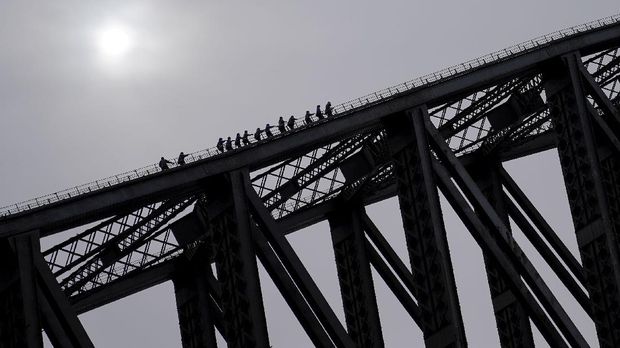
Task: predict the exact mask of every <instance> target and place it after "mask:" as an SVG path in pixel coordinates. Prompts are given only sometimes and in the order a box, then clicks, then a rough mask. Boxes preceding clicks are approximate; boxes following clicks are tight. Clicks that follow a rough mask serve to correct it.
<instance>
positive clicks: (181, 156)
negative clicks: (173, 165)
mask: <svg viewBox="0 0 620 348" xmlns="http://www.w3.org/2000/svg"><path fill="white" fill-rule="evenodd" d="M187 156H188V155H186V154H184V153H183V151H181V153H180V154H179V158H178V159H177V164H178V165H180V166H183V165H185V157H187Z"/></svg>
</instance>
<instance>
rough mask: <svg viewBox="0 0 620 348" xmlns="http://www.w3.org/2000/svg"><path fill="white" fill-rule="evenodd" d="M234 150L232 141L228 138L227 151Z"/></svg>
mask: <svg viewBox="0 0 620 348" xmlns="http://www.w3.org/2000/svg"><path fill="white" fill-rule="evenodd" d="M232 149H233V147H232V140H231V139H230V137H228V139H226V151H231V150H232Z"/></svg>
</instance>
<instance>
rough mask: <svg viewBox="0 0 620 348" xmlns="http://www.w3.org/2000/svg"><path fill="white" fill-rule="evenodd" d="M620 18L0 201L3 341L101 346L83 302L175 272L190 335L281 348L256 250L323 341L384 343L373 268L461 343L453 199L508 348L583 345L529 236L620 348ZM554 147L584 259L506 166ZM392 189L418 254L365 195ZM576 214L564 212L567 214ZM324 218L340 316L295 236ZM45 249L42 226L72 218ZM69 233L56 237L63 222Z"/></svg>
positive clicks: (602, 334) (426, 320)
mask: <svg viewBox="0 0 620 348" xmlns="http://www.w3.org/2000/svg"><path fill="white" fill-rule="evenodd" d="M619 104H620V16H612V17H608V18H604V19H601V20H598V21H595V22H591V23H587V24H584V25H580V26H577V27H573V28H569V29H566V30H562V31H559V32H556V33H553V34H550V35H546V36H542V37H540V38H537V39H534V40H531V41H528V42H526V43H523V44H520V45H516V46H514V47H511V48H508V49H505V50H502V51H500V52H496V53H493V54H490V55H487V56H484V57H481V58H478V59H476V60H473V61H470V62H467V63H463V64H460V65H457V66H454V67H450V68H448V69H445V70H443V71H441V72H437V73H434V74H431V75H427V76H424V77H422V78H418V79H415V80H412V81H408V82H406V83H403V84H401V85H398V86H394V87H390V88H388V89H385V90H382V91H379V92H376V93H373V94H371V95H368V96H365V97H362V98H358V99H356V100H353V101H350V102H346V103H343V104H340V105H337V106H335V108H334V115H333V116H331V117H327V118H324V119H313V122H311V123H307V124H306V123H305V122H303V121H301V120H300V121H298V122H297V123H296V124H295V127H292V128H288V129H286V131H284V132H278V131H275V132H274V135H273V136H271V137H268V138H265V139H262V140H260V141H254V142H251V143H250V144H248V145H246V146H242V147H239V148H236V149H234V150H232V151H226V152H223V153H221V152H218V151H217V150H215V149H208V150H204V151H200V152H196V153H194V154H191V155H190V157H189V158H188V163H187V164H186V165H184V166H178V167H175V168H172V169H170V170H167V171H163V172H162V171H159V170H158V169H157V168H156V167H155V166H149V167H145V168H141V169H137V170H134V171H131V172H127V173H123V174H119V175H116V176H113V177H110V178H107V179H104V180H99V181H96V182H93V183H89V184H86V185H81V186H77V187H75V188H72V189H69V190H65V191H62V192H57V193H53V194H50V195H47V196H43V197H39V198H36V199H33V200H30V201H26V202H22V203H18V204H14V205H11V206H7V207H4V208H1V209H0V250H1V251H0V260H1V261H0V294H1V296H0V312H2V313H3V315H2V316H1V317H0V346H2V347H41V346H42V330H45V332H46V334H47V335H48V337H49V339H50V341H51V342H52V344H53V345H54V346H56V347H91V346H93V344H92V342H91V340H90V339H89V336H88V333H87V332H86V331H85V330H84V327H83V326H82V324H81V323H80V321H79V319H78V317H77V315H78V314H80V313H84V312H86V311H90V310H93V309H96V308H98V307H100V306H102V305H105V304H108V303H110V302H113V301H116V300H118V299H121V298H123V297H126V296H129V295H131V294H134V293H137V292H139V291H142V290H144V289H147V288H149V287H152V286H155V285H157V284H161V283H163V282H166V281H170V280H171V281H172V282H173V284H174V289H175V297H176V305H177V310H178V319H179V323H180V331H181V338H182V345H183V347H188V348H189V347H216V344H217V343H216V338H215V337H216V331H217V332H219V333H220V334H221V335H222V337H224V339H225V340H226V342H227V345H228V346H229V347H269V337H268V334H267V326H268V325H269V323H268V322H267V320H266V318H265V311H264V308H263V302H262V296H261V285H260V279H259V274H258V270H257V258H258V260H260V263H261V264H262V265H263V266H264V268H265V269H266V271H267V273H268V275H269V277H270V278H271V280H272V281H273V283H274V284H275V285H276V287H277V288H278V290H279V291H280V292H281V294H282V296H283V298H284V299H285V301H286V303H287V305H288V306H289V307H290V309H291V310H292V312H293V314H294V315H295V317H296V318H297V320H298V321H299V323H300V324H301V326H302V327H303V329H304V330H305V332H306V334H307V335H308V337H309V338H310V340H311V341H312V342H313V343H314V344H315V345H316V346H318V347H334V346H336V347H382V346H383V345H384V337H383V334H382V326H381V322H380V318H379V315H378V305H377V301H376V297H375V289H374V285H373V277H372V273H371V269H374V270H375V271H376V274H378V276H380V277H381V278H382V279H383V281H384V282H385V283H386V284H387V285H388V287H389V289H390V290H391V291H392V292H393V293H394V295H395V296H396V298H397V299H398V301H399V302H400V304H401V305H402V306H403V308H404V309H405V310H406V312H407V313H408V314H409V315H410V316H411V319H412V325H417V326H419V328H420V329H421V331H422V332H423V335H424V343H425V345H426V346H427V347H465V346H467V337H466V335H465V329H464V326H465V325H467V323H464V322H463V318H462V315H461V309H460V305H459V302H460V301H466V300H467V299H464V298H459V296H458V294H457V291H456V286H455V278H454V273H453V267H452V261H451V258H450V251H449V249H448V244H447V239H446V231H445V226H444V222H443V215H442V211H441V206H440V204H439V197H440V194H441V195H443V196H444V197H445V198H446V199H447V201H448V202H449V204H450V205H451V207H452V209H453V210H454V211H455V212H456V213H457V215H458V216H459V218H460V219H461V220H462V222H463V223H464V225H465V226H466V228H467V230H468V231H469V232H470V233H471V235H472V236H473V237H474V239H475V241H476V242H477V244H478V245H479V246H480V248H481V250H482V253H483V255H484V260H485V268H486V272H487V275H488V287H489V289H490V290H489V291H490V296H491V298H492V303H493V310H494V315H495V320H496V324H497V325H496V327H497V331H498V334H499V338H500V342H501V345H502V347H533V346H534V340H533V337H532V327H531V323H532V324H533V325H535V326H536V328H537V329H538V330H539V332H540V333H541V334H542V336H543V337H544V339H545V340H546V341H547V342H548V344H549V345H550V346H552V347H568V346H570V347H586V346H588V343H587V341H586V340H585V339H584V337H583V335H582V333H581V332H580V330H579V327H577V326H576V325H575V324H574V322H573V319H572V318H571V317H570V316H569V315H568V314H567V312H566V311H565V309H564V308H563V307H562V306H561V305H560V302H559V301H558V299H557V298H556V297H555V294H554V293H553V292H552V291H551V290H550V288H549V287H548V285H547V284H546V283H545V282H544V281H543V279H542V278H541V276H540V274H539V271H538V270H537V269H536V267H535V266H534V264H533V263H532V262H531V260H530V259H528V257H527V256H526V254H525V253H524V252H523V249H522V248H521V246H520V245H519V244H518V243H517V242H516V240H515V239H514V238H513V235H512V232H511V223H510V220H512V221H513V226H515V227H518V228H519V230H521V231H522V232H523V234H524V235H525V236H526V237H527V239H529V241H530V242H531V244H532V245H533V246H534V247H535V249H536V251H537V252H538V253H539V254H540V255H541V256H542V258H543V259H544V261H545V262H546V263H547V264H548V266H549V267H550V268H551V269H552V270H553V272H554V273H555V275H557V277H558V278H559V279H560V280H561V282H562V284H563V286H565V287H566V289H567V290H568V291H569V293H570V294H571V296H573V297H574V299H575V300H576V302H577V303H578V304H579V305H580V306H581V307H582V308H583V310H584V312H585V313H587V315H588V316H589V317H590V318H591V319H592V321H593V322H594V324H595V327H596V332H597V337H598V343H599V345H600V346H601V347H620V251H619V247H620V244H619V242H620V109H619V107H620V106H619ZM554 148H555V149H557V152H558V154H559V158H560V163H561V167H562V173H563V178H564V183H565V186H566V192H567V195H568V201H569V205H570V212H571V217H572V221H573V224H574V227H575V231H576V232H575V234H576V236H575V237H576V240H577V245H578V248H579V255H578V256H576V255H573V254H572V253H571V252H570V251H569V250H568V248H567V247H566V245H565V244H564V243H563V242H562V240H561V239H560V238H559V237H558V235H557V234H556V232H555V231H554V230H553V228H552V227H551V226H550V225H549V224H548V223H547V222H546V221H545V219H544V217H543V216H542V215H541V214H540V212H539V211H538V210H537V208H536V207H535V206H534V204H533V203H532V202H531V201H530V199H529V198H528V196H527V195H526V194H525V193H524V192H523V191H522V190H521V188H520V187H519V186H518V185H517V184H516V182H515V181H514V180H513V179H512V178H511V176H510V175H509V174H508V172H507V171H506V170H504V168H503V166H502V162H504V161H508V160H512V159H516V158H521V157H525V156H530V155H533V154H536V153H538V152H541V151H545V150H549V149H554ZM395 196H396V197H398V202H399V204H400V215H401V217H402V224H403V229H404V233H405V240H406V247H407V251H408V256H409V257H408V260H403V259H402V258H399V257H398V256H397V254H396V252H395V251H394V249H393V246H392V245H390V243H389V242H388V241H387V239H386V238H385V237H384V234H382V232H381V231H380V229H379V228H378V227H377V226H376V225H375V224H374V223H373V221H372V220H371V218H370V217H369V216H368V215H367V214H366V211H365V206H367V205H369V204H371V203H374V202H378V201H381V200H385V199H388V198H390V197H395ZM567 218H568V217H567ZM320 221H328V222H329V227H330V232H331V238H332V244H333V249H334V255H335V263H336V268H337V273H338V282H339V285H340V292H341V295H342V306H343V308H344V312H345V319H346V320H345V323H342V322H341V321H340V320H339V319H338V318H337V316H336V314H335V312H334V309H333V308H331V307H330V305H329V304H328V302H327V301H326V299H325V297H324V295H323V294H322V293H321V291H320V290H319V288H318V287H317V285H316V283H315V282H314V280H313V279H312V277H311V276H310V274H309V272H308V271H307V269H306V267H305V266H304V264H303V262H302V261H301V260H300V258H299V256H298V255H297V254H296V252H295V251H294V249H293V248H292V247H291V245H290V244H289V242H288V240H287V239H286V238H285V236H286V235H287V234H289V233H293V232H295V231H298V230H300V229H302V228H304V227H307V226H310V225H312V224H316V223H318V222H320ZM68 230H71V231H77V232H75V233H65V234H63V235H68V237H67V238H66V239H65V240H63V241H62V242H60V243H58V244H56V245H54V246H52V247H50V248H48V249H46V250H41V246H40V239H41V238H43V237H47V236H51V235H54V234H59V233H61V232H65V231H68ZM59 235H60V234H59Z"/></svg>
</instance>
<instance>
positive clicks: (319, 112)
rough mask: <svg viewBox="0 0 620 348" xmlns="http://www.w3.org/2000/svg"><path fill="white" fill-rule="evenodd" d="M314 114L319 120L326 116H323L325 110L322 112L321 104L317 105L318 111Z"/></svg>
mask: <svg viewBox="0 0 620 348" xmlns="http://www.w3.org/2000/svg"><path fill="white" fill-rule="evenodd" d="M314 114H315V115H316V117H317V118H318V119H319V120H322V119H323V118H325V116H323V112H321V105H317V106H316V112H315V113H314Z"/></svg>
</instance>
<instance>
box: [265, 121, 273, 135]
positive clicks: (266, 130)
mask: <svg viewBox="0 0 620 348" xmlns="http://www.w3.org/2000/svg"><path fill="white" fill-rule="evenodd" d="M271 128H273V126H270V125H269V123H267V125H266V126H265V135H267V138H269V137H272V136H273V133H271Z"/></svg>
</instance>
